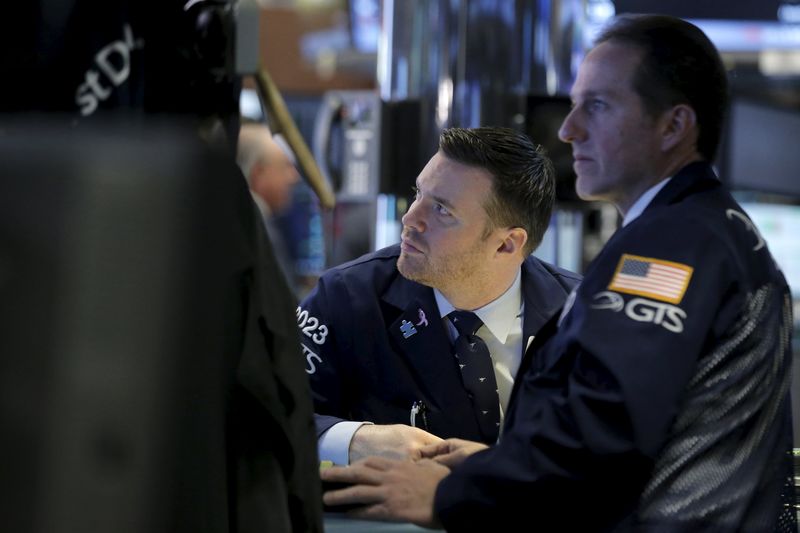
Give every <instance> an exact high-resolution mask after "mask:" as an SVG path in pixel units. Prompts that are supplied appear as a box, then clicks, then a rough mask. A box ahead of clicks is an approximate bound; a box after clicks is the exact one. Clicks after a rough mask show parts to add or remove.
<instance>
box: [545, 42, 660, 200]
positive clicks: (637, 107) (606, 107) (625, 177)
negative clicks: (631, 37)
mask: <svg viewBox="0 0 800 533" xmlns="http://www.w3.org/2000/svg"><path fill="white" fill-rule="evenodd" d="M641 54H642V52H641V51H640V50H638V49H636V48H633V47H631V46H626V45H622V44H615V43H612V42H605V43H602V44H600V45H598V46H597V47H596V48H594V49H593V50H592V51H591V52H589V54H587V56H586V58H585V59H584V61H583V64H582V65H581V67H580V69H579V70H578V76H577V78H576V80H575V84H574V85H573V88H572V103H573V108H572V111H570V113H569V115H567V118H565V119H564V123H563V124H562V125H561V128H560V129H559V132H558V134H559V138H560V139H561V140H562V141H564V142H568V143H571V144H572V155H573V157H574V158H575V163H574V165H573V168H574V169H575V174H576V175H577V181H576V184H575V188H576V191H577V193H578V196H580V197H581V198H583V199H584V200H606V201H610V202H613V203H614V204H616V205H617V206H618V207H620V208H622V209H623V211H627V208H629V207H630V205H631V204H632V203H633V201H634V200H636V198H638V196H639V195H640V194H641V193H642V192H644V189H646V187H643V186H642V184H648V183H650V181H648V180H651V179H652V177H653V174H654V173H655V172H656V170H655V164H656V161H657V160H658V156H659V152H660V139H659V135H658V128H657V122H656V121H655V120H654V119H653V118H651V117H650V116H649V115H648V114H647V113H646V112H645V108H644V104H643V103H642V100H641V98H640V97H639V95H638V94H637V93H636V92H635V91H634V89H633V75H634V72H635V70H636V67H637V66H638V64H639V61H640V59H641Z"/></svg>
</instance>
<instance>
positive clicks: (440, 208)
mask: <svg viewBox="0 0 800 533" xmlns="http://www.w3.org/2000/svg"><path fill="white" fill-rule="evenodd" d="M433 208H434V209H435V210H436V212H437V213H439V214H440V215H444V216H450V211H449V210H448V209H447V208H446V207H445V206H443V205H442V204H436V205H435V206H434V207H433Z"/></svg>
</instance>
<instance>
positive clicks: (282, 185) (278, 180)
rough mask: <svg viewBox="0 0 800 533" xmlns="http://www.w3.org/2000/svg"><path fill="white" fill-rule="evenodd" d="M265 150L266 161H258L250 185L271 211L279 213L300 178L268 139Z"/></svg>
mask: <svg viewBox="0 0 800 533" xmlns="http://www.w3.org/2000/svg"><path fill="white" fill-rule="evenodd" d="M266 150H267V153H268V156H267V158H266V162H263V161H262V162H259V163H258V168H257V169H256V172H257V175H256V179H254V180H253V182H252V185H251V186H252V188H253V191H255V192H256V193H257V194H258V195H260V196H261V198H263V199H264V201H265V202H267V205H269V207H270V209H272V211H273V212H275V213H279V212H281V211H282V210H284V209H285V208H286V207H288V206H289V204H290V203H291V200H292V189H293V188H294V185H295V184H296V183H297V182H298V180H299V179H300V175H299V174H298V173H297V169H296V168H295V166H294V164H293V163H292V161H291V160H290V159H289V157H288V156H287V155H286V154H285V153H284V152H283V150H282V149H281V148H280V147H279V146H278V145H277V144H275V143H274V142H272V141H269V143H268V146H267V148H266Z"/></svg>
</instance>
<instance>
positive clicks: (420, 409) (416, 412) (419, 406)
mask: <svg viewBox="0 0 800 533" xmlns="http://www.w3.org/2000/svg"><path fill="white" fill-rule="evenodd" d="M427 413H428V407H427V406H426V405H425V403H424V402H422V401H416V402H414V403H412V404H411V426H412V427H417V416H419V417H420V418H421V419H422V428H423V429H425V431H427V430H428V416H427Z"/></svg>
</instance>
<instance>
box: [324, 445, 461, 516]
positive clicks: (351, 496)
mask: <svg viewBox="0 0 800 533" xmlns="http://www.w3.org/2000/svg"><path fill="white" fill-rule="evenodd" d="M449 472H450V469H448V468H447V467H444V466H442V465H440V464H438V463H436V462H435V461H431V460H428V459H422V460H420V461H407V460H406V461H398V460H394V459H386V458H383V457H368V458H367V459H364V460H361V461H358V462H357V463H354V464H351V465H350V466H333V467H330V468H325V469H323V470H322V471H321V472H320V476H321V477H322V480H323V481H328V482H336V483H348V484H351V485H352V486H350V487H346V488H343V489H339V490H333V491H328V492H326V493H325V494H323V497H322V499H323V501H324V502H325V505H330V506H335V505H353V504H360V505H362V507H359V508H357V509H354V510H350V511H347V514H348V516H353V517H355V518H362V519H365V520H388V521H397V522H412V523H414V524H417V525H418V526H422V527H431V528H435V527H441V524H439V522H438V520H437V519H436V517H435V516H434V514H433V501H434V498H435V496H436V488H437V487H438V486H439V482H440V481H441V480H442V479H444V478H445V477H446V476H447V474H448V473H449Z"/></svg>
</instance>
